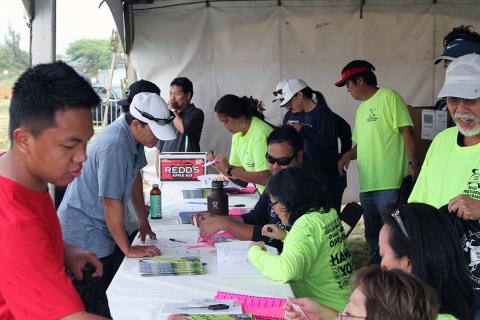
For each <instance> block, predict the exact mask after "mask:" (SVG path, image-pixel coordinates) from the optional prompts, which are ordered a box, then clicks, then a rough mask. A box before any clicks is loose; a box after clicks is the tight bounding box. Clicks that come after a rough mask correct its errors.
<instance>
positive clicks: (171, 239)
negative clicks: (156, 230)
mask: <svg viewBox="0 0 480 320" xmlns="http://www.w3.org/2000/svg"><path fill="white" fill-rule="evenodd" d="M168 240H170V241H172V242H179V243H187V242H186V241H182V240H177V239H173V238H169V239H168Z"/></svg>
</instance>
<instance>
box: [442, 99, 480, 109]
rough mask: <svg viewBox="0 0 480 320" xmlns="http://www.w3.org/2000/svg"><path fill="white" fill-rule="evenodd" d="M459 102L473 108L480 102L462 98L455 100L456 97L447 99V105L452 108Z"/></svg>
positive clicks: (479, 100)
mask: <svg viewBox="0 0 480 320" xmlns="http://www.w3.org/2000/svg"><path fill="white" fill-rule="evenodd" d="M460 101H463V104H464V105H466V106H467V107H473V106H474V105H476V104H477V103H479V102H480V98H476V99H464V98H457V97H447V104H449V105H452V106H457V105H459V104H460Z"/></svg>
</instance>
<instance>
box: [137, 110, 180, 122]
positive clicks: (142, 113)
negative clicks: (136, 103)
mask: <svg viewBox="0 0 480 320" xmlns="http://www.w3.org/2000/svg"><path fill="white" fill-rule="evenodd" d="M135 110H137V111H138V112H139V113H140V114H141V115H142V117H145V118H147V119H148V120H152V121H155V122H156V123H158V124H160V125H166V124H169V123H170V122H172V121H173V119H175V116H174V115H173V114H170V116H169V117H168V118H163V119H162V118H157V117H154V116H152V115H151V114H150V113H147V112H145V111H142V110H139V109H138V108H137V107H135Z"/></svg>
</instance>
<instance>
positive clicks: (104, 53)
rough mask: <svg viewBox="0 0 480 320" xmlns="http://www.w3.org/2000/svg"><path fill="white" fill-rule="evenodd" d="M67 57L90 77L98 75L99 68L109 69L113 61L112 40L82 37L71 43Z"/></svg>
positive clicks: (66, 52)
mask: <svg viewBox="0 0 480 320" xmlns="http://www.w3.org/2000/svg"><path fill="white" fill-rule="evenodd" d="M65 54H66V56H65V58H66V61H67V62H68V63H70V64H71V65H72V66H74V67H76V68H78V69H80V70H81V71H82V72H84V73H85V74H87V75H88V76H89V77H97V72H98V69H109V68H110V64H111V61H112V52H111V51H110V40H107V39H106V40H103V39H80V40H76V41H74V42H72V43H70V44H69V45H68V47H67V50H66V51H65Z"/></svg>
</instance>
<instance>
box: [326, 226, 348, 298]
mask: <svg viewBox="0 0 480 320" xmlns="http://www.w3.org/2000/svg"><path fill="white" fill-rule="evenodd" d="M323 230H324V232H325V235H326V236H327V238H328V241H329V246H330V248H334V247H336V246H338V245H339V244H341V243H343V242H344V241H345V233H344V232H343V227H342V224H341V222H340V219H335V220H334V221H332V222H331V223H329V224H327V225H326V226H325V227H323ZM330 268H331V270H332V274H333V278H334V279H335V281H336V282H337V284H338V287H339V288H340V289H343V288H346V287H348V285H349V280H350V275H351V274H352V272H353V262H352V254H351V253H350V250H349V249H348V247H345V248H344V249H343V251H340V252H336V253H334V254H331V255H330Z"/></svg>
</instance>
